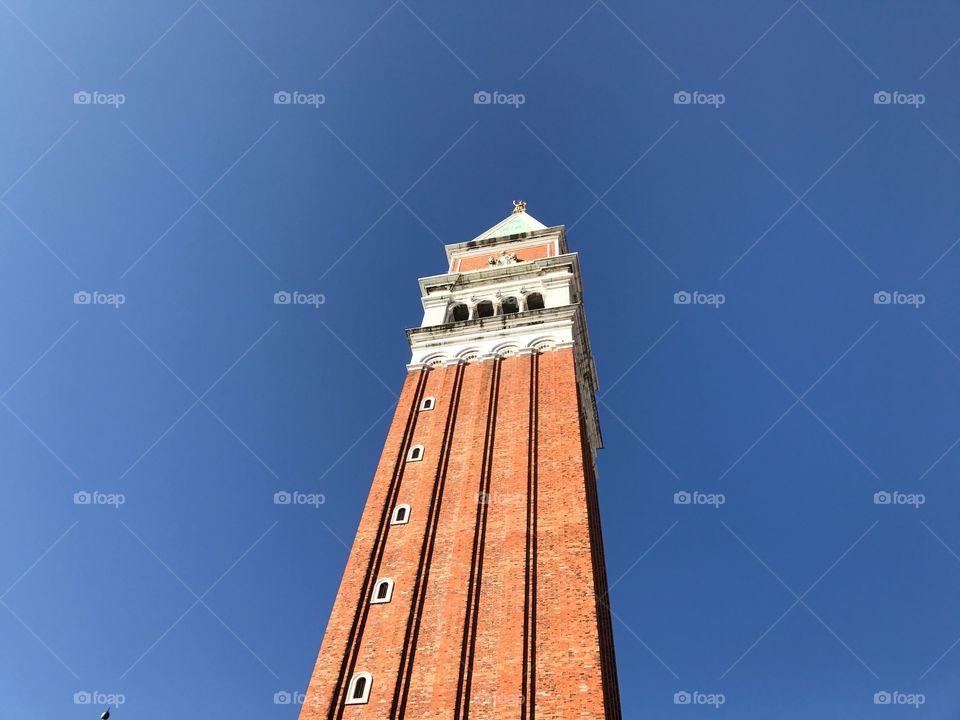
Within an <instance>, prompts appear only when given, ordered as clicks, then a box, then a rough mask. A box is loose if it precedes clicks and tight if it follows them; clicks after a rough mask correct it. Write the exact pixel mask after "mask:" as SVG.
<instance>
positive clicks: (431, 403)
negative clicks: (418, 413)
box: [420, 397, 437, 411]
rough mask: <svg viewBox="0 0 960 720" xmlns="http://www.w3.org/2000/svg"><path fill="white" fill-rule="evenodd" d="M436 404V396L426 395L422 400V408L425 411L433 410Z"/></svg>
mask: <svg viewBox="0 0 960 720" xmlns="http://www.w3.org/2000/svg"><path fill="white" fill-rule="evenodd" d="M436 404H437V399H436V398H432V397H425V398H424V399H423V400H421V401H420V409H421V410H423V411H426V410H433V408H434V407H435V406H436Z"/></svg>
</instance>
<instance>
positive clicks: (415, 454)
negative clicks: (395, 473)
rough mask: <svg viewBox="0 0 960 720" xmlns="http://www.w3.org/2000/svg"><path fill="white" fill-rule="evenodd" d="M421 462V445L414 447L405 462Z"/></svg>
mask: <svg viewBox="0 0 960 720" xmlns="http://www.w3.org/2000/svg"><path fill="white" fill-rule="evenodd" d="M420 460H423V445H414V446H413V447H412V448H410V451H409V452H408V453H407V462H418V461H420Z"/></svg>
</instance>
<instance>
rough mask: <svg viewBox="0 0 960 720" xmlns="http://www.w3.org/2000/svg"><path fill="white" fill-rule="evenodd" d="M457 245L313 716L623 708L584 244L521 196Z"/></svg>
mask: <svg viewBox="0 0 960 720" xmlns="http://www.w3.org/2000/svg"><path fill="white" fill-rule="evenodd" d="M447 254H448V258H449V260H450V272H449V273H448V274H446V275H441V276H435V277H428V278H424V279H422V280H421V281H420V284H421V289H422V291H423V304H424V309H425V313H424V321H423V324H422V325H421V327H419V328H416V329H414V330H410V331H408V336H409V338H410V344H411V348H412V350H413V362H412V363H411V364H410V365H409V366H408V367H409V371H408V374H407V377H406V381H405V383H404V387H403V391H402V392H401V395H400V401H399V404H398V407H397V410H396V414H395V415H394V418H393V422H392V424H391V427H390V431H389V433H388V435H387V440H386V444H385V446H384V450H383V454H382V456H381V458H380V464H379V466H378V468H377V472H376V475H375V476H374V481H373V486H372V488H371V491H370V495H369V497H368V498H367V504H366V507H365V509H364V512H363V516H362V518H361V520H360V526H359V528H358V530H357V535H356V539H355V541H354V544H353V548H352V550H351V552H350V558H349V560H348V562H347V567H346V570H345V572H344V576H343V579H342V581H341V585H340V591H339V593H338V595H337V599H336V602H335V604H334V608H333V611H332V613H331V616H330V620H329V623H328V625H327V629H326V634H325V636H324V639H323V645H322V647H321V649H320V655H319V657H318V659H317V664H316V667H315V669H314V671H313V675H312V677H311V679H310V685H309V688H308V691H307V696H306V700H305V702H304V706H303V709H302V712H301V714H300V718H301V720H339V719H341V718H343V719H345V720H361V719H362V720H368V719H372V718H378V719H381V720H401V719H403V718H409V719H410V720H427V719H434V718H435V719H437V720H440V719H443V720H450V719H451V718H452V719H453V720H466V719H467V718H477V719H480V718H510V719H511V720H516V719H517V718H521V719H527V720H536V719H538V718H539V719H540V720H560V719H561V718H563V719H564V720H565V719H568V718H591V719H596V720H601V719H602V720H611V719H619V718H620V700H619V693H618V689H617V677H616V665H615V661H614V653H613V636H612V630H611V624H610V611H609V608H608V607H607V604H606V602H607V598H606V589H607V581H606V571H605V568H604V561H603V541H602V538H601V533H600V519H599V513H598V504H597V488H596V475H595V471H594V457H595V453H596V450H597V449H598V448H599V447H600V446H601V443H600V434H599V426H598V423H597V417H596V410H595V406H594V402H593V393H594V391H595V389H596V384H595V379H594V378H595V374H594V369H593V362H592V358H591V355H590V348H589V340H588V337H587V332H586V324H585V320H584V316H583V310H582V305H581V301H580V298H581V294H582V293H581V288H580V274H579V265H578V261H577V256H576V255H575V254H568V253H567V251H566V238H565V235H564V231H563V228H562V227H554V228H547V227H545V226H543V225H542V224H540V223H539V222H537V221H536V220H534V219H533V218H532V217H530V216H529V215H527V214H526V212H524V211H523V207H522V206H518V210H516V211H515V212H514V213H513V214H512V215H511V216H510V217H508V218H506V219H505V220H504V221H502V222H501V223H499V224H498V225H496V226H494V227H493V228H491V229H490V230H489V231H487V232H486V233H484V234H483V235H481V236H479V237H478V238H476V239H474V240H472V241H470V242H468V243H460V244H456V245H450V246H448V249H447Z"/></svg>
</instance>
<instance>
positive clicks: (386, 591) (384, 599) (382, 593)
mask: <svg viewBox="0 0 960 720" xmlns="http://www.w3.org/2000/svg"><path fill="white" fill-rule="evenodd" d="M392 597H393V580H391V579H390V578H384V579H383V580H377V584H376V585H374V586H373V597H372V598H371V599H370V603H371V604H372V605H380V604H382V603H388V602H390V598H392Z"/></svg>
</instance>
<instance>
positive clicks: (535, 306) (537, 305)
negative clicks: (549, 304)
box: [527, 293, 543, 310]
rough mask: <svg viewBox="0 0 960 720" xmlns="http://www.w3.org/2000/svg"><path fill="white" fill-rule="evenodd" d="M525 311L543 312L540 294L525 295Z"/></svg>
mask: <svg viewBox="0 0 960 720" xmlns="http://www.w3.org/2000/svg"><path fill="white" fill-rule="evenodd" d="M527 310H543V295H541V294H540V293H530V294H529V295H527Z"/></svg>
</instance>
